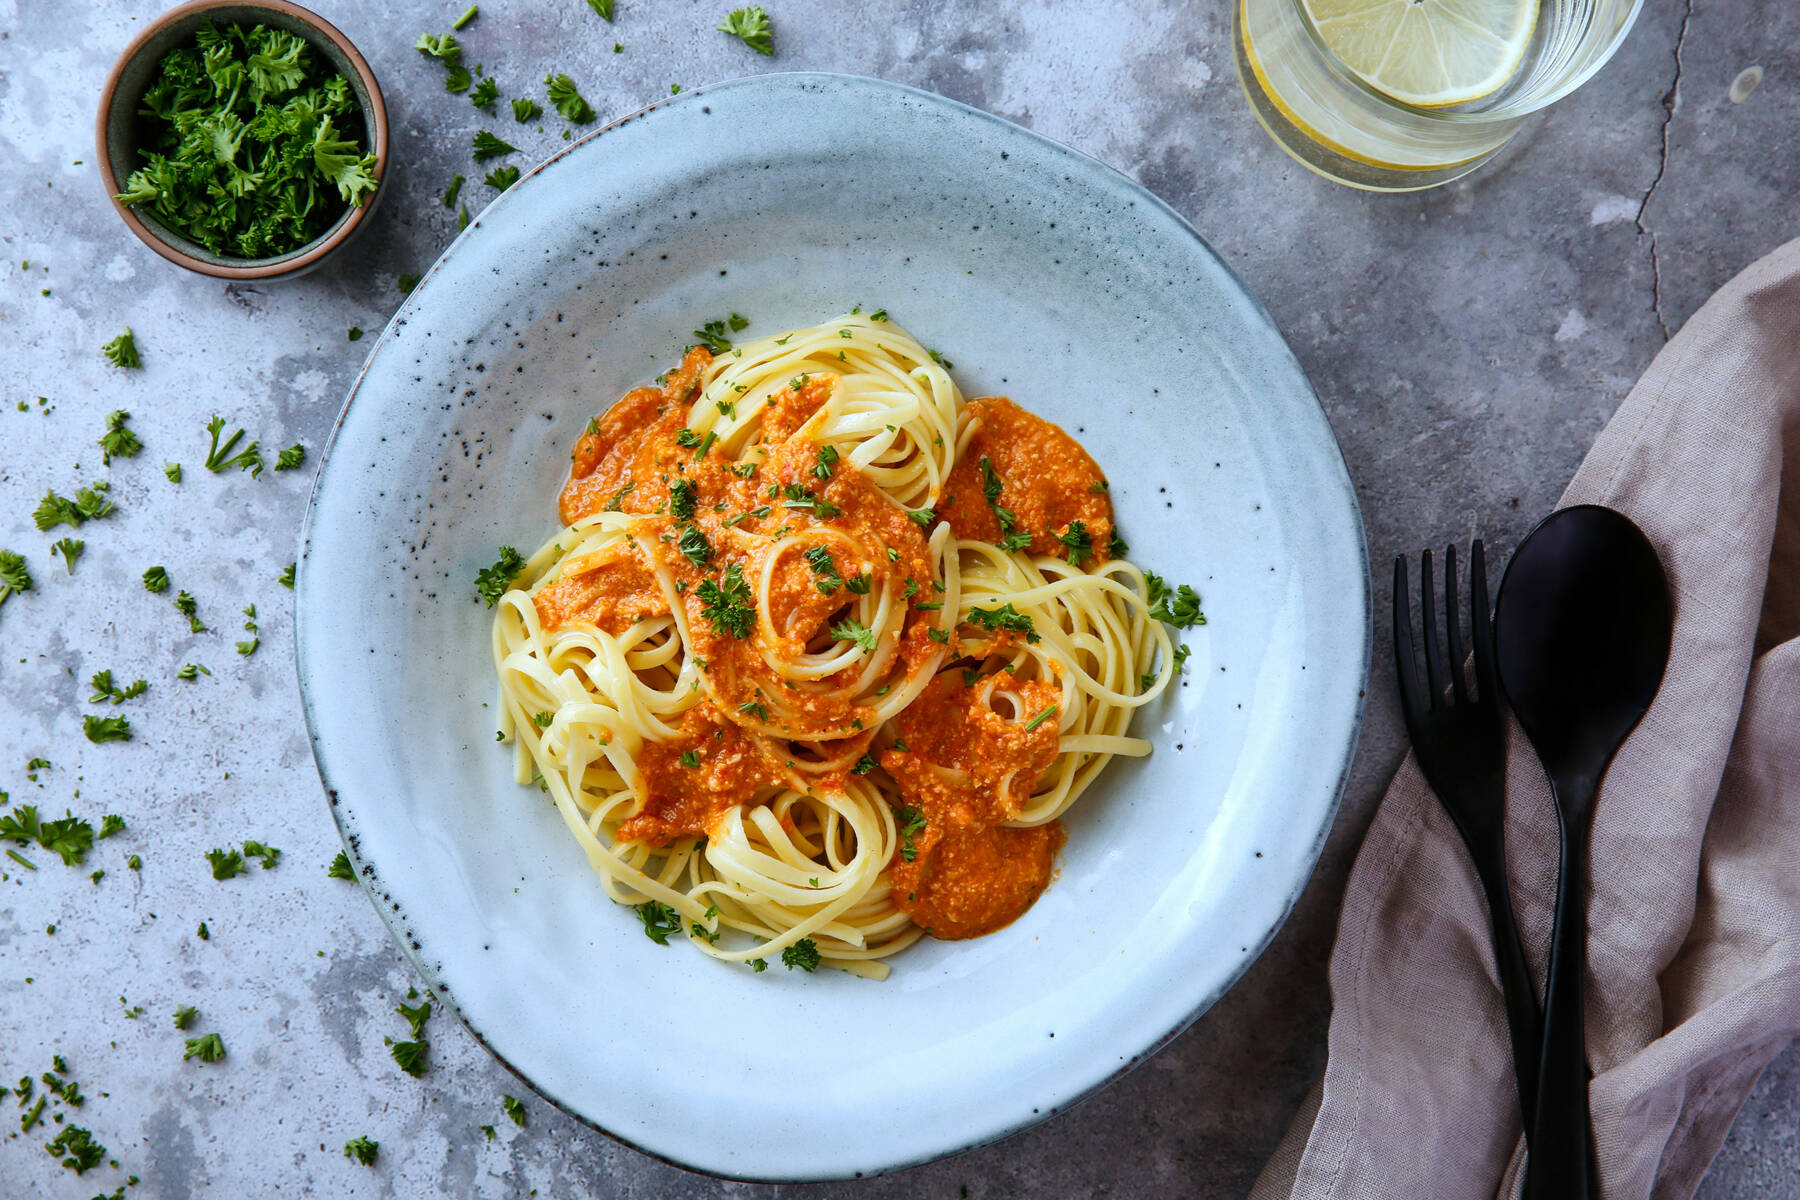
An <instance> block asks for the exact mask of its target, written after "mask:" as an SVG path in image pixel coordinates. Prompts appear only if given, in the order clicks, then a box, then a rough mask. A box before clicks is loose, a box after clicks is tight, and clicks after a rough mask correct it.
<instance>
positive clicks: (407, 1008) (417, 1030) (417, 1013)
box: [394, 997, 431, 1038]
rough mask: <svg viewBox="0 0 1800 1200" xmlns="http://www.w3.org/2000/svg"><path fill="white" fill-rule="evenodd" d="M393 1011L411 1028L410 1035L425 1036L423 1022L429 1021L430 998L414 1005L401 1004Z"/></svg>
mask: <svg viewBox="0 0 1800 1200" xmlns="http://www.w3.org/2000/svg"><path fill="white" fill-rule="evenodd" d="M394 1011H395V1012H397V1013H399V1014H400V1015H401V1016H403V1017H405V1018H406V1023H407V1024H408V1025H410V1026H411V1027H412V1035H413V1036H414V1037H416V1038H417V1037H424V1036H425V1022H427V1021H429V1020H431V999H430V997H426V999H424V1000H423V1001H421V1002H420V1003H419V1004H416V1005H408V1004H402V1005H401V1006H400V1007H399V1008H396V1009H395V1010H394Z"/></svg>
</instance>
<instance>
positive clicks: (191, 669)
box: [175, 663, 212, 683]
mask: <svg viewBox="0 0 1800 1200" xmlns="http://www.w3.org/2000/svg"><path fill="white" fill-rule="evenodd" d="M211 674H212V672H211V671H209V670H207V669H206V667H205V666H203V665H202V664H200V663H188V664H187V665H186V666H184V667H182V668H181V670H179V671H177V672H175V678H177V679H185V680H187V681H188V682H190V683H191V682H193V681H194V680H195V679H196V678H198V677H199V676H201V675H211Z"/></svg>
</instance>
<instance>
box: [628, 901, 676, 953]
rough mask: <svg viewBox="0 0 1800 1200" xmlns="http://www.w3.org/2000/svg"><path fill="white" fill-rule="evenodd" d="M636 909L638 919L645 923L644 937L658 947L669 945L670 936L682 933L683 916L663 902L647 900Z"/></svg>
mask: <svg viewBox="0 0 1800 1200" xmlns="http://www.w3.org/2000/svg"><path fill="white" fill-rule="evenodd" d="M636 907H637V915H638V918H639V919H640V920H641V921H643V923H644V936H645V937H647V938H649V939H650V940H651V941H653V942H655V943H656V944H657V945H659V946H666V945H668V944H669V935H670V934H671V933H680V932H681V914H680V913H678V912H676V911H675V910H674V909H672V908H670V907H669V906H668V905H667V904H664V903H663V902H662V901H660V900H646V901H645V902H644V903H642V904H639V905H637V906H636Z"/></svg>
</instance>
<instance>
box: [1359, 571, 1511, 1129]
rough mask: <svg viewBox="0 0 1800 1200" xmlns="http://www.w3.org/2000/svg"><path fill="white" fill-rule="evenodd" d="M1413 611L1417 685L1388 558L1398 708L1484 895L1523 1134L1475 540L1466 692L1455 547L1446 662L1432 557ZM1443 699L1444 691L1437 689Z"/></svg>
mask: <svg viewBox="0 0 1800 1200" xmlns="http://www.w3.org/2000/svg"><path fill="white" fill-rule="evenodd" d="M1419 572H1420V575H1421V576H1422V578H1421V580H1420V589H1419V590H1420V595H1419V607H1420V609H1421V610H1422V617H1421V623H1422V624H1423V626H1424V630H1423V632H1424V642H1425V681H1424V686H1423V687H1421V686H1420V682H1419V677H1418V665H1417V662H1416V661H1415V657H1414V654H1413V638H1412V610H1411V607H1410V605H1409V604H1408V601H1407V590H1408V588H1407V580H1406V559H1405V557H1404V556H1401V557H1396V558H1395V559H1394V666H1395V670H1396V671H1397V673H1398V674H1399V677H1400V707H1401V710H1402V712H1404V714H1405V716H1406V732H1407V734H1408V735H1409V736H1410V737H1411V738H1412V744H1413V753H1414V754H1415V755H1416V756H1417V758H1418V760H1419V768H1420V770H1421V771H1423V772H1424V775H1425V781H1426V782H1427V783H1429V784H1430V785H1431V789H1432V791H1434V792H1436V793H1437V796H1438V800H1439V801H1441V802H1442V803H1443V806H1444V809H1445V811H1446V812H1448V813H1449V814H1450V819H1451V820H1452V821H1453V822H1455V824H1456V829H1457V832H1459V833H1461V834H1462V840H1463V844H1464V845H1465V846H1467V847H1468V848H1469V857H1470V858H1471V859H1473V860H1474V864H1475V874H1476V876H1477V877H1478V878H1479V879H1480V880H1481V888H1482V891H1483V892H1484V893H1485V894H1486V896H1487V908H1488V921H1489V924H1490V925H1491V927H1492V929H1493V941H1494V960H1495V965H1496V966H1497V968H1498V971H1499V975H1500V990H1501V992H1502V994H1503V995H1504V997H1505V1001H1506V1023H1507V1031H1508V1033H1509V1034H1510V1036H1511V1040H1512V1052H1513V1072H1514V1074H1515V1076H1516V1077H1517V1082H1518V1088H1519V1114H1520V1120H1521V1124H1522V1126H1523V1128H1525V1129H1526V1130H1529V1129H1531V1127H1532V1122H1533V1119H1534V1116H1535V1113H1536V1111H1537V1081H1538V1059H1539V1052H1540V1043H1541V1042H1542V1029H1543V1016H1542V1014H1541V1013H1540V1011H1539V1009H1538V1002H1537V994H1536V992H1534V991H1533V990H1532V986H1531V973H1530V972H1529V971H1528V970H1527V969H1526V966H1525V951H1524V948H1523V947H1522V946H1521V945H1520V944H1519V930H1518V926H1517V925H1515V924H1514V922H1513V911H1512V900H1511V898H1510V897H1509V895H1508V893H1507V887H1506V835H1505V827H1506V722H1505V718H1504V716H1503V714H1502V709H1501V707H1500V705H1501V700H1500V687H1499V684H1498V682H1497V681H1496V679H1495V675H1494V630H1493V618H1492V611H1493V610H1492V609H1491V608H1490V607H1489V606H1488V588H1487V560H1486V558H1485V556H1484V555H1483V553H1482V547H1481V542H1480V541H1479V540H1477V541H1476V542H1475V543H1474V545H1473V546H1471V547H1470V553H1469V592H1470V597H1469V610H1470V625H1469V634H1470V637H1471V638H1472V639H1473V640H1474V643H1475V645H1474V649H1475V694H1474V695H1473V696H1471V695H1470V694H1469V691H1468V688H1467V686H1466V684H1465V682H1464V679H1463V675H1464V671H1463V663H1464V662H1465V661H1466V660H1465V658H1464V656H1463V641H1462V632H1461V621H1460V620H1459V619H1458V615H1457V602H1456V597H1457V590H1456V547H1455V546H1450V547H1448V548H1446V549H1445V551H1444V617H1445V634H1446V637H1447V639H1448V641H1449V649H1450V659H1449V662H1448V664H1446V662H1445V660H1444V655H1443V651H1442V650H1441V649H1440V648H1439V646H1438V636H1437V599H1436V597H1435V595H1434V594H1433V589H1432V570H1431V551H1429V550H1427V551H1425V553H1424V554H1423V555H1422V556H1421V561H1420V566H1419ZM1446 683H1448V685H1449V694H1448V695H1447V696H1446V694H1445V685H1446Z"/></svg>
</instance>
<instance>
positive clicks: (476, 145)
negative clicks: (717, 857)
mask: <svg viewBox="0 0 1800 1200" xmlns="http://www.w3.org/2000/svg"><path fill="white" fill-rule="evenodd" d="M470 148H471V150H472V152H473V153H474V155H475V161H476V162H486V161H487V160H488V159H490V158H499V157H500V156H502V155H505V154H517V153H518V152H519V148H518V147H517V146H509V145H507V144H506V143H505V142H503V141H501V140H500V139H499V138H497V137H495V136H494V135H493V134H491V133H489V132H488V131H487V130H485V129H477V130H476V131H475V138H474V141H473V142H472V143H471V144H470Z"/></svg>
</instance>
